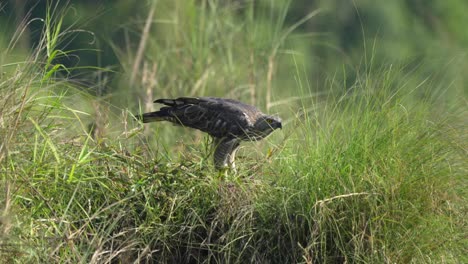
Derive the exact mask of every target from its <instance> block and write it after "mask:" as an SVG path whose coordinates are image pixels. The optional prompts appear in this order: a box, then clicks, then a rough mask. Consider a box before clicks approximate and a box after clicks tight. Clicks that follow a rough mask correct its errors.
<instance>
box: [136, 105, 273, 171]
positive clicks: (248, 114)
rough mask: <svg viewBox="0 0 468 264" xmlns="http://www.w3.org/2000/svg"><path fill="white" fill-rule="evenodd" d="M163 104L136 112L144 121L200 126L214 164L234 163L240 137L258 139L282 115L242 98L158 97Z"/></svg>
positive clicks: (219, 166) (220, 165)
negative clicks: (210, 140)
mask: <svg viewBox="0 0 468 264" xmlns="http://www.w3.org/2000/svg"><path fill="white" fill-rule="evenodd" d="M154 102H155V103H160V104H164V105H166V106H164V107H162V108H161V109H159V111H156V112H151V113H145V114H143V115H139V116H137V118H138V119H140V120H141V121H143V123H148V122H154V121H169V122H172V123H175V124H178V125H182V126H186V127H191V128H195V129H198V130H201V131H203V132H206V133H208V134H209V135H211V136H212V137H213V138H214V139H215V140H214V148H215V151H214V163H215V167H216V168H218V169H221V168H223V167H227V166H229V167H234V156H235V152H236V151H237V149H238V147H239V145H240V142H241V141H249V140H259V139H262V138H264V137H266V136H268V135H269V134H270V133H271V132H273V131H274V130H275V129H277V128H281V127H282V125H281V119H280V118H279V117H275V116H269V115H266V114H264V113H262V112H261V111H259V110H258V109H257V108H256V107H254V106H252V105H248V104H244V103H242V102H239V101H236V100H232V99H224V98H215V97H200V98H192V97H180V98H177V99H158V100H156V101H154Z"/></svg>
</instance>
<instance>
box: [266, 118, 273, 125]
mask: <svg viewBox="0 0 468 264" xmlns="http://www.w3.org/2000/svg"><path fill="white" fill-rule="evenodd" d="M266 121H267V123H268V124H270V125H271V124H273V121H274V120H273V119H271V118H267V120H266Z"/></svg>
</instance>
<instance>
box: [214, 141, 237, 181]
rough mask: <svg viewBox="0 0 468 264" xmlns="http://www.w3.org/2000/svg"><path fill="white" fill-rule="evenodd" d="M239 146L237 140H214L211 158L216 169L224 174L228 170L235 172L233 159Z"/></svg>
mask: <svg viewBox="0 0 468 264" xmlns="http://www.w3.org/2000/svg"><path fill="white" fill-rule="evenodd" d="M239 145H240V140H239V139H238V138H221V139H219V138H215V140H214V148H215V150H214V154H213V158H214V164H215V167H216V169H218V170H220V171H224V172H225V174H226V173H227V171H229V170H232V171H234V172H236V169H235V162H234V159H235V155H236V151H237V149H238V148H239Z"/></svg>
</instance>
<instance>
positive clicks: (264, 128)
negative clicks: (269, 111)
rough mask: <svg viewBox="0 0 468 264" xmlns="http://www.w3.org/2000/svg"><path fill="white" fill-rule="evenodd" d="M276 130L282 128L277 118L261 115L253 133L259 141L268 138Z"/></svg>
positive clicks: (279, 119)
mask: <svg viewBox="0 0 468 264" xmlns="http://www.w3.org/2000/svg"><path fill="white" fill-rule="evenodd" d="M277 128H280V129H281V128H283V125H282V124H281V118H280V117H279V116H270V115H263V116H261V117H259V118H258V119H257V121H256V122H255V124H254V129H255V133H256V134H257V136H258V137H259V139H261V138H264V137H266V136H268V135H269V134H270V133H271V132H273V131H274V130H275V129H277Z"/></svg>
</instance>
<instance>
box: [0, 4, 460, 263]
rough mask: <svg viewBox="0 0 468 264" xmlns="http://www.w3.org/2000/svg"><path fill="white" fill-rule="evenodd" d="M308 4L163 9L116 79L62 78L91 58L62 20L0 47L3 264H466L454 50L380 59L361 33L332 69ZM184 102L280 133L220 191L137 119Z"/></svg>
mask: <svg viewBox="0 0 468 264" xmlns="http://www.w3.org/2000/svg"><path fill="white" fill-rule="evenodd" d="M300 2H301V1H298V2H297V3H295V4H293V2H288V1H284V3H283V2H282V3H283V4H279V2H275V1H259V2H258V3H257V4H254V2H246V3H245V4H243V5H241V4H239V3H241V2H239V1H232V2H230V1H226V2H224V1H161V2H160V3H159V2H155V3H152V4H150V5H149V6H145V7H147V8H146V10H144V8H141V9H143V11H141V12H144V13H140V14H145V15H146V17H145V18H144V19H142V20H141V23H135V24H136V26H129V28H125V27H127V26H128V25H125V24H124V25H123V26H122V27H124V28H125V30H124V31H123V32H124V33H125V32H127V33H128V32H132V31H131V30H129V29H132V27H134V28H133V29H134V30H137V31H136V32H141V34H130V35H129V36H128V41H129V42H128V43H126V45H123V46H122V45H119V43H118V42H116V41H112V40H109V42H108V45H109V46H112V47H113V51H114V53H115V54H116V56H117V57H118V58H119V63H120V65H119V67H120V68H121V70H119V69H117V67H107V66H103V65H98V66H93V67H86V68H83V67H81V66H80V65H75V66H71V65H70V64H69V60H70V58H75V56H77V55H76V54H77V52H78V50H79V48H77V49H66V48H64V47H65V46H64V45H65V43H69V42H70V41H72V42H73V41H74V38H78V39H79V38H80V37H82V36H83V35H85V36H90V34H91V33H90V32H89V31H85V30H75V29H74V28H73V27H72V28H69V27H68V26H66V23H67V20H68V19H70V18H69V16H71V15H72V14H70V13H69V12H68V11H67V10H68V9H65V10H61V9H60V7H59V5H55V6H53V5H49V7H48V9H47V12H46V15H44V18H45V19H44V21H43V28H42V34H41V36H42V37H41V38H40V39H39V40H38V44H37V46H36V47H35V49H34V50H33V52H31V53H27V52H24V51H22V50H21V49H16V48H15V45H14V43H15V42H16V41H17V40H18V36H16V37H15V38H13V39H12V41H11V42H4V41H2V43H6V44H5V47H6V48H5V49H4V52H3V53H1V56H0V62H1V63H0V72H1V81H0V106H2V107H1V111H0V137H1V141H0V142H1V144H0V175H1V185H0V187H1V188H2V189H3V190H4V192H0V197H1V199H0V201H1V207H0V208H1V211H0V212H1V215H0V217H1V218H0V245H1V248H0V260H1V261H2V262H5V263H30V262H31V263H50V262H58V263H63V262H70V263H110V262H117V263H118V262H120V263H129V262H133V261H136V262H142V263H147V262H148V263H160V262H162V263H196V262H206V263H212V262H215V263H216V262H220V263H245V262H256V263H270V262H271V263H343V262H347V263H349V262H359V263H361V262H363V263H410V262H415V263H426V262H428V263H430V262H436V263H460V262H461V263H464V262H466V261H467V259H466V249H465V248H466V242H467V241H466V220H465V219H466V189H467V188H466V187H467V186H466V175H467V168H468V166H467V165H468V164H467V162H466V149H467V148H466V147H467V146H466V142H468V140H467V138H466V135H467V133H466V132H467V131H466V111H467V108H466V97H465V96H466V91H465V90H466V89H465V87H464V80H465V79H466V76H464V75H463V74H462V73H463V69H466V67H467V65H466V62H464V61H462V60H460V61H457V60H456V59H452V58H454V56H455V55H456V54H458V53H457V52H459V50H457V49H455V50H446V51H445V52H446V53H445V52H442V54H432V55H430V54H425V52H423V51H421V53H418V54H417V55H418V56H419V57H420V58H416V59H415V58H411V55H412V54H415V50H411V49H405V50H406V51H407V52H404V53H403V54H404V56H409V57H410V58H404V59H405V60H401V59H402V58H397V59H395V57H394V56H393V55H391V54H386V52H387V51H389V50H392V49H389V48H388V47H389V46H393V45H396V44H395V43H391V41H389V40H386V39H385V38H382V39H380V38H377V37H375V38H374V37H373V36H372V37H370V38H369V39H367V37H365V36H363V39H362V40H361V41H362V42H361V44H363V47H362V51H361V50H359V49H358V48H357V47H356V46H352V47H351V46H349V47H348V48H349V49H348V48H347V49H346V50H345V51H346V53H347V54H349V56H346V58H345V59H344V60H341V61H340V60H339V58H340V56H339V54H341V53H334V52H333V49H324V48H323V45H316V43H320V41H317V39H319V40H320V39H321V37H323V36H320V35H314V34H312V36H310V35H306V36H304V35H303V34H301V33H303V32H304V31H307V30H310V29H311V27H315V26H314V25H315V23H318V25H321V24H320V23H324V25H328V24H326V23H325V22H326V19H324V18H321V17H320V16H323V15H324V14H325V15H327V16H328V15H330V11H329V10H330V9H332V8H331V7H330V6H328V7H327V6H322V7H323V9H313V10H310V12H307V13H305V14H301V12H302V11H303V10H296V8H297V7H298V6H300V5H299V3H300ZM319 2H320V1H318V2H317V3H319ZM338 2H339V1H328V2H327V3H329V5H335V4H337V3H338ZM409 2H411V1H409ZM413 2H414V3H416V2H417V1H413ZM413 2H411V3H413ZM452 2H453V3H452V4H453V6H456V3H457V1H452ZM320 3H321V2H320ZM366 3H367V2H366V1H364V2H363V3H362V4H359V5H357V4H356V6H355V7H354V8H355V9H357V10H358V11H359V14H361V24H358V25H360V27H367V25H370V24H369V23H368V22H366V21H367V20H365V19H367V17H366V16H364V15H363V14H365V13H366V12H369V13H372V12H371V11H375V14H379V12H383V11H382V10H392V8H391V7H388V6H386V5H383V7H378V8H377V7H376V8H377V9H378V10H373V9H371V8H370V7H369V6H370V5H371V4H366ZM392 3H393V4H387V5H390V6H393V8H394V9H395V8H397V7H395V6H394V5H398V4H395V3H400V4H402V3H403V1H394V2H392ZM414 3H413V4H414ZM460 3H461V2H460ZM459 5H460V4H459ZM380 8H382V9H380ZM122 9H124V8H123V7H122ZM137 9H138V8H137ZM346 10H353V9H352V8H351V9H346ZM409 10H412V9H409ZM434 10H442V9H434ZM299 11H301V12H299ZM122 13H124V12H122ZM297 14H300V16H299V18H297V19H295V20H294V22H290V21H291V19H293V18H294V15H297ZM384 14H387V13H384ZM395 14H399V13H398V12H395ZM103 16H106V14H103ZM383 17H384V16H383ZM441 17H446V16H441ZM402 21H403V22H404V21H405V20H404V19H402V20H397V21H395V23H397V22H400V23H403V22H402ZM447 21H449V22H450V23H447V25H453V22H451V20H447ZM329 25H330V27H332V26H333V27H334V26H339V25H338V24H331V23H330V24H329ZM439 25H444V23H441V24H439ZM117 26H118V25H117ZM384 29H388V28H387V27H385V28H384ZM390 29H391V27H390ZM127 30H128V31H127ZM360 30H361V29H360ZM362 30H363V31H364V32H362V33H364V35H366V34H365V33H366V32H365V31H366V30H367V29H362ZM369 30H371V29H369ZM20 31H21V30H20ZM120 32H122V31H120ZM422 32H424V30H422ZM453 32H454V33H453V34H454V36H462V35H456V33H455V32H456V31H453ZM127 33H125V34H127ZM5 34H6V33H5ZM125 34H124V35H125ZM460 34H463V33H460ZM421 35H422V36H428V35H427V34H426V33H421ZM135 36H138V38H136V37H135ZM337 36H340V35H337ZM384 36H385V37H388V35H387V34H384ZM98 38H99V37H98V36H96V40H97V42H99V39H98ZM428 38H429V37H428ZM135 39H138V40H139V41H138V42H136V43H135V42H133V41H134V40H135ZM419 40H420V39H419ZM419 40H418V41H419ZM462 40H463V38H462V37H460V41H462ZM314 41H317V42H314ZM321 41H325V42H326V43H328V44H329V45H330V46H334V45H335V43H333V41H332V40H323V39H321ZM354 41H356V42H359V41H358V40H354ZM415 41H416V40H415ZM75 42H76V40H75ZM435 42H438V40H435ZM435 42H431V43H435ZM8 43H10V44H8ZM353 43H354V42H352V41H350V43H348V44H349V45H351V44H353ZM364 43H365V44H364ZM405 43H406V44H408V43H410V42H409V41H408V42H405ZM453 43H461V42H457V41H455V42H453ZM2 45H3V44H2ZM444 45H445V44H444ZM447 45H448V44H447ZM450 45H453V44H450ZM409 46H411V44H408V46H406V47H409ZM310 47H314V49H318V50H319V51H322V50H326V53H324V54H320V56H319V55H316V54H315V53H314V51H311V50H310ZM424 47H425V48H427V50H428V53H430V52H431V51H433V50H434V49H433V48H431V47H432V46H431V45H429V44H428V46H424ZM85 49H88V47H85ZM357 49H358V50H357ZM88 51H90V52H95V51H94V50H91V49H88ZM439 51H440V50H439ZM452 52H453V53H452ZM397 53H398V52H397ZM447 54H449V55H447ZM450 54H451V55H450ZM433 56H440V57H438V59H437V60H434V58H435V57H433ZM444 56H448V57H449V59H446V58H444ZM311 58H318V59H317V60H312V59H311ZM406 59H407V60H406ZM321 62H326V63H324V64H323V65H324V69H323V71H319V70H317V67H319V66H320V65H319V63H321ZM83 70H84V71H83ZM89 72H91V77H89V76H88V75H86V74H88V73H89ZM315 77H317V78H315ZM93 78H94V79H93ZM110 78H112V79H110ZM90 79H93V80H96V82H95V83H94V84H93V85H92V86H91V87H87V86H86V85H85V84H89V83H90ZM129 87H130V88H129ZM178 95H189V96H198V95H213V96H223V97H233V98H238V99H241V100H243V101H246V102H249V103H253V104H256V105H258V106H260V107H261V108H262V109H265V110H266V111H268V112H278V113H280V115H281V116H282V117H283V119H284V120H285V125H284V129H283V130H282V131H279V132H275V133H274V134H273V135H272V136H270V137H269V138H267V139H266V140H264V141H262V142H257V143H245V144H244V145H243V146H244V147H243V148H242V149H241V151H240V154H239V161H238V162H237V163H238V166H239V168H238V173H237V174H229V175H227V176H226V177H224V176H221V175H219V174H218V173H217V172H216V171H215V170H214V169H213V166H212V164H211V157H210V155H211V153H210V149H209V143H210V142H209V141H210V139H209V138H207V137H205V136H204V135H203V134H201V133H198V132H195V131H189V130H186V129H184V128H179V127H172V126H167V125H165V124H152V125H150V126H146V127H144V126H143V125H142V124H139V123H138V122H136V121H135V120H133V117H132V114H131V113H137V112H139V111H150V110H151V109H152V107H153V106H152V104H151V102H152V100H153V99H155V98H159V97H165V96H178Z"/></svg>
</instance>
